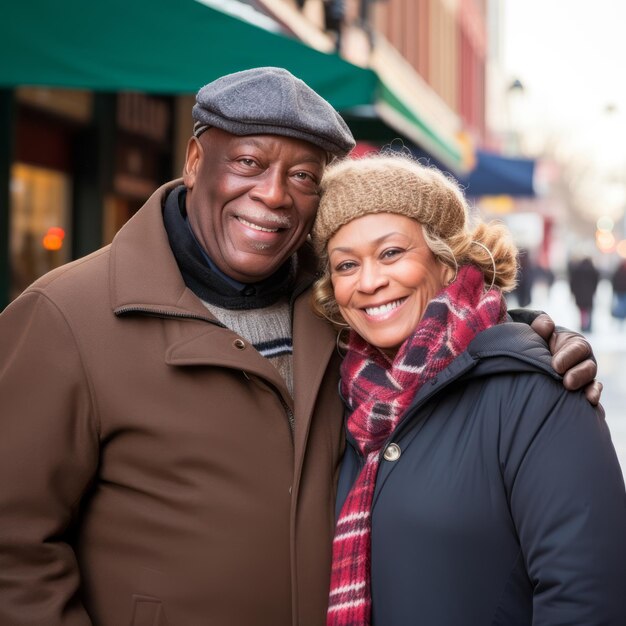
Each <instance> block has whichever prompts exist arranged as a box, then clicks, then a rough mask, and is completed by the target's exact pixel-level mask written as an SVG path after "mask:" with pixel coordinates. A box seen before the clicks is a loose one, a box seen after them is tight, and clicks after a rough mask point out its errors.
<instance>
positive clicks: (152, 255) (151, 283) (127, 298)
mask: <svg viewBox="0 0 626 626" xmlns="http://www.w3.org/2000/svg"><path fill="white" fill-rule="evenodd" d="M181 182H182V181H181V180H180V179H179V180H175V181H172V182H169V183H167V184H165V185H163V186H162V187H159V189H157V190H156V191H155V192H154V193H153V194H152V196H150V198H149V199H148V201H147V202H146V204H145V205H144V206H143V207H142V208H141V209H140V210H139V211H138V212H137V213H136V214H135V215H134V216H133V217H132V218H131V219H130V220H129V221H128V222H127V223H126V224H125V225H124V226H123V227H122V228H121V230H120V231H119V232H118V233H117V235H116V236H115V238H114V239H113V243H112V244H111V257H110V264H111V267H110V270H111V271H110V276H111V283H110V285H109V289H110V293H111V302H112V303H113V311H114V312H115V314H116V315H121V314H124V313H127V312H130V311H137V312H145V313H149V314H150V313H151V314H157V315H158V314H161V315H174V316H186V317H199V318H201V319H206V320H212V319H213V318H212V317H211V315H210V314H209V313H208V311H207V310H206V308H205V307H204V305H203V304H202V302H200V300H199V299H198V298H197V297H196V296H195V295H194V294H193V293H192V292H191V291H190V290H189V289H188V288H187V287H186V285H185V283H184V282H183V279H182V276H181V274H180V271H179V269H178V265H177V264H176V260H175V259H174V255H173V254H172V251H171V248H170V246H169V242H168V239H167V233H166V232H165V228H164V227H163V217H162V211H163V205H164V203H165V199H166V198H167V196H168V194H169V192H170V191H171V190H172V189H174V188H175V187H176V186H177V185H180V184H181Z"/></svg>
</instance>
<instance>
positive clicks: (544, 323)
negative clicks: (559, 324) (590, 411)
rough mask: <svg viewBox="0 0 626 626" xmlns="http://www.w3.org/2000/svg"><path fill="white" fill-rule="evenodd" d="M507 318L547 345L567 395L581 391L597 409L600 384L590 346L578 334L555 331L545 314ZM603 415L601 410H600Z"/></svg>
mask: <svg viewBox="0 0 626 626" xmlns="http://www.w3.org/2000/svg"><path fill="white" fill-rule="evenodd" d="M509 315H510V316H511V317H512V318H513V320H514V321H516V322H524V323H526V324H530V327H531V328H532V329H533V330H534V331H535V332H536V333H537V334H538V335H539V336H540V337H541V338H542V339H543V340H544V341H545V342H546V343H547V344H548V348H549V349H550V352H551V353H552V367H553V368H554V369H555V371H556V372H557V373H559V374H561V375H562V376H563V386H564V387H565V388H566V389H568V390H569V391H576V390H578V389H583V390H584V392H585V396H586V397H587V400H588V401H589V402H590V403H591V404H592V405H593V406H598V405H599V403H600V396H601V395H602V383H601V382H599V381H597V380H596V379H595V377H596V374H597V372H598V366H597V364H596V360H595V358H594V356H593V350H592V348H591V344H590V343H589V342H588V341H587V340H586V339H585V338H584V337H583V336H582V335H581V334H580V333H576V332H574V331H571V330H568V329H566V328H556V327H555V325H554V321H553V320H552V318H551V317H550V316H549V315H548V314H547V313H541V312H538V311H529V310H527V309H512V310H510V311H509ZM599 408H600V411H601V412H602V414H604V409H602V407H601V406H600V407H599Z"/></svg>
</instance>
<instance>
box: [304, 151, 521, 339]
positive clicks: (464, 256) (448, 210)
mask: <svg viewBox="0 0 626 626" xmlns="http://www.w3.org/2000/svg"><path fill="white" fill-rule="evenodd" d="M371 213H396V214H400V215H405V216H406V217H410V218H413V219H415V220H416V221H418V222H419V223H420V224H421V225H422V231H423V233H424V239H425V240H426V244H427V245H428V247H429V249H430V250H431V251H432V253H433V254H434V255H435V257H436V258H437V260H439V261H440V262H441V263H443V264H444V265H445V266H447V267H449V268H450V270H451V274H454V276H455V277H456V273H457V271H458V268H459V267H460V266H461V265H467V264H472V265H475V266H476V267H478V269H480V270H481V271H482V273H483V276H484V279H485V284H486V286H490V285H492V284H493V285H494V286H496V287H498V288H499V289H500V290H502V291H504V292H506V291H510V290H511V289H513V287H514V286H515V277H516V274H517V249H516V247H515V245H514V244H513V241H512V238H511V235H510V233H509V231H508V230H507V228H506V227H505V226H504V225H503V224H501V223H498V222H483V221H480V220H478V221H477V220H474V224H473V226H470V224H469V221H470V220H469V207H468V204H467V201H466V199H465V196H464V194H463V192H462V190H461V189H460V187H459V184H458V183H457V182H456V181H455V180H454V179H452V178H451V177H448V176H446V175H445V174H444V173H443V172H441V171H440V170H438V169H436V168H434V167H431V166H425V165H422V164H420V163H419V162H418V161H416V160H415V159H414V158H412V157H411V156H408V155H406V154H401V153H395V152H389V153H384V154H377V155H373V156H366V157H363V158H360V159H345V160H342V161H338V162H336V163H334V164H332V165H330V166H329V167H328V168H327V170H326V172H325V174H324V177H323V178H322V182H321V200H320V206H319V209H318V213H317V217H316V220H315V224H314V226H313V231H312V240H313V245H314V247H315V249H316V251H317V253H318V255H319V258H320V273H321V276H320V278H319V279H318V280H317V281H316V283H315V285H314V286H313V298H312V300H313V309H314V310H315V312H316V313H317V314H318V315H320V316H321V317H324V318H326V319H327V320H329V321H330V322H331V323H333V324H334V325H335V326H337V327H344V326H346V324H345V321H344V320H343V318H342V316H341V314H340V313H339V308H338V306H337V302H336V300H335V297H334V293H333V288H332V283H331V276H330V268H329V263H328V253H327V250H326V248H327V244H328V241H329V240H330V239H331V238H332V237H333V235H334V234H335V233H336V232H337V231H338V230H339V229H340V228H341V227H342V226H343V225H345V224H347V223H348V222H350V221H352V220H354V219H356V218H359V217H363V216H364V215H368V214H371ZM483 246H484V247H483ZM490 253H491V254H490Z"/></svg>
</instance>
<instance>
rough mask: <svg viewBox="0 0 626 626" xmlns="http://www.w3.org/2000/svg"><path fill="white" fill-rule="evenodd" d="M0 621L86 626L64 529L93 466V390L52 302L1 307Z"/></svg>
mask: <svg viewBox="0 0 626 626" xmlns="http://www.w3.org/2000/svg"><path fill="white" fill-rule="evenodd" d="M0 407H2V408H1V410H0V624H7V625H8V624H11V626H27V625H28V626H35V625H42V624H45V625H46V626H89V625H90V624H91V620H90V618H89V616H88V615H87V613H86V611H85V609H84V608H83V607H82V605H81V602H80V593H79V590H80V572H79V569H78V565H77V561H76V555H75V553H74V550H73V548H72V546H71V543H70V541H69V538H68V535H69V531H70V528H71V526H72V524H73V522H74V521H75V519H76V515H77V512H78V508H79V506H80V503H81V498H82V496H83V494H84V492H85V490H86V488H87V486H88V485H89V483H90V481H91V480H92V478H93V476H94V473H95V471H96V467H97V458H98V443H97V442H98V437H97V433H96V429H95V427H94V426H93V423H92V421H93V413H94V412H93V407H92V398H91V394H90V392H89V385H88V383H87V380H86V373H85V372H84V371H83V367H82V363H81V358H80V352H79V350H78V348H77V344H76V340H75V338H74V336H73V335H72V332H71V330H70V328H69V326H68V324H67V323H66V321H65V319H64V318H63V316H62V315H61V314H60V312H59V310H58V309H57V308H56V307H55V305H54V304H53V303H51V302H50V301H49V300H48V299H47V298H46V297H45V296H41V295H39V294H37V293H30V294H26V295H24V296H22V297H21V298H19V299H18V300H17V301H15V302H14V303H13V304H11V305H10V306H9V307H8V308H7V309H6V310H5V311H4V313H3V314H2V315H1V316H0Z"/></svg>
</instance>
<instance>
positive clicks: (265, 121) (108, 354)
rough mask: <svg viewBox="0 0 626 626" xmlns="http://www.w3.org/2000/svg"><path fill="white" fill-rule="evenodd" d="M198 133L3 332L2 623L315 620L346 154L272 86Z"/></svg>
mask: <svg viewBox="0 0 626 626" xmlns="http://www.w3.org/2000/svg"><path fill="white" fill-rule="evenodd" d="M193 116H194V119H195V120H196V126H195V129H194V136H193V137H192V138H191V139H190V141H189V145H188V151H187V157H186V162H185V167H184V175H183V180H182V181H180V180H178V181H173V182H171V183H169V184H166V185H164V186H163V187H161V188H160V189H158V190H157V191H156V192H155V193H154V195H153V196H152V197H151V198H150V199H149V200H148V201H147V203H146V204H145V206H144V207H143V208H142V209H141V210H140V211H139V212H138V213H137V214H136V215H135V216H134V217H133V218H132V219H131V220H130V221H129V222H128V223H127V224H126V225H125V226H124V227H123V228H122V229H121V230H120V232H119V233H118V234H117V236H116V237H115V239H114V241H113V243H112V244H111V245H110V246H107V247H106V248H103V249H102V250H99V251H97V252H95V253H93V254H92V255H90V256H88V257H86V258H84V259H81V260H78V261H76V262H73V263H70V264H69V265H66V266H64V267H62V268H59V269H57V270H55V271H53V272H51V273H50V274H48V275H46V276H44V277H43V278H41V279H40V280H38V281H37V282H35V283H34V284H33V285H32V286H31V287H30V288H29V289H27V290H26V291H25V292H24V293H23V294H22V295H21V296H20V297H19V298H18V299H17V300H16V301H15V302H14V303H13V304H12V305H10V306H9V307H8V308H7V309H6V310H5V312H4V313H3V314H2V316H1V317H0V406H1V407H2V413H1V416H0V428H1V436H0V623H1V624H6V625H7V626H8V625H9V624H10V625H11V626H23V625H26V624H28V625H32V626H35V625H36V626H53V625H55V626H56V625H59V626H61V625H63V626H70V625H71V626H78V625H80V626H84V625H89V624H93V625H94V626H95V625H98V626H126V625H128V626H148V625H149V626H165V625H169V626H196V625H204V624H216V625H220V626H228V625H233V626H250V625H252V624H261V625H268V626H269V625H271V626H288V625H290V624H294V625H295V624H299V625H303V626H309V625H310V626H314V625H318V626H319V625H321V624H323V623H324V620H325V609H326V601H327V593H328V582H329V563H330V542H331V538H332V533H333V523H334V511H333V508H334V507H333V505H334V497H335V493H334V489H335V487H334V485H335V479H336V473H337V468H338V464H339V459H340V454H341V424H342V419H341V417H342V406H341V402H340V400H339V397H338V394H337V381H338V360H339V356H338V354H337V351H336V350H335V336H334V334H333V332H332V330H331V327H330V325H327V324H326V323H325V322H324V321H323V320H320V319H318V318H316V317H315V316H314V315H313V313H312V312H311V309H310V307H309V296H308V293H307V289H308V287H309V285H310V284H311V282H312V279H313V276H314V272H315V269H316V268H315V265H316V260H315V258H314V257H313V255H312V253H311V251H310V248H309V245H308V244H306V243H305V242H306V239H307V235H308V232H309V229H310V227H311V224H312V222H313V218H314V216H315V212H316V209H317V205H318V183H319V181H320V178H321V176H322V173H323V171H324V167H325V165H326V164H327V162H328V160H329V159H331V158H333V157H341V156H344V155H346V154H347V153H348V152H349V151H350V150H351V148H352V147H353V145H354V141H353V138H352V136H351V134H350V132H349V130H348V128H347V127H346V125H345V124H344V122H343V120H342V119H341V118H340V117H339V115H338V114H337V113H336V112H335V111H334V110H333V109H332V107H331V106H330V105H329V104H328V103H327V102H326V101H325V100H323V99H322V98H321V97H319V96H318V95H317V94H316V93H315V92H313V91H312V90H311V89H310V88H309V87H307V86H306V85H305V84H304V83H303V82H302V81H300V80H298V79H296V78H294V77H293V76H292V75H291V74H289V73H288V72H286V71H284V70H281V69H276V68H261V69H255V70H249V71H245V72H240V73H237V74H233V75H229V76H226V77H223V78H221V79H219V80H217V81H215V82H213V83H211V84H209V85H207V86H206V87H204V88H203V89H201V90H200V92H199V93H198V96H197V104H196V106H195V107H194V110H193ZM539 325H540V324H539ZM548 334H549V331H548ZM564 336H565V334H564V333H561V334H560V335H559V337H560V338H561V339H562V338H563V337H564ZM561 339H558V338H557V340H556V343H559V341H560V340H561ZM292 346H293V349H292ZM569 346H570V349H569V350H567V349H566V350H561V351H560V352H559V351H558V350H556V349H555V352H559V354H558V358H560V359H561V361H562V362H563V363H564V364H571V361H572V360H573V361H580V360H581V358H584V357H585V356H586V350H588V346H587V345H586V344H584V345H582V346H581V345H580V340H579V339H577V338H574V340H573V342H570V344H569ZM572 354H573V359H572V358H571V357H572ZM594 368H595V366H594V364H593V362H591V361H590V360H587V361H586V362H585V363H584V364H583V365H582V368H581V366H579V368H578V370H577V371H578V374H577V373H576V371H574V372H573V373H570V374H569V376H570V377H571V378H572V385H573V386H580V384H581V383H582V382H589V380H591V379H592V378H593V375H594V374H595V369H594ZM581 372H582V379H584V381H581ZM590 389H591V395H592V396H595V397H594V402H597V396H598V387H597V386H596V387H591V388H590Z"/></svg>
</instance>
